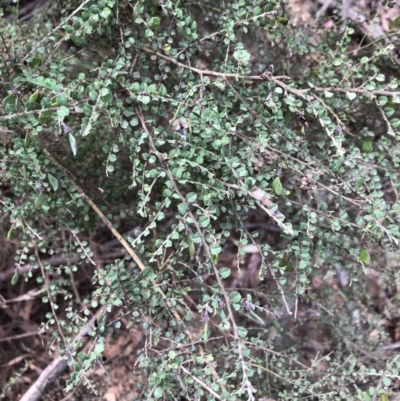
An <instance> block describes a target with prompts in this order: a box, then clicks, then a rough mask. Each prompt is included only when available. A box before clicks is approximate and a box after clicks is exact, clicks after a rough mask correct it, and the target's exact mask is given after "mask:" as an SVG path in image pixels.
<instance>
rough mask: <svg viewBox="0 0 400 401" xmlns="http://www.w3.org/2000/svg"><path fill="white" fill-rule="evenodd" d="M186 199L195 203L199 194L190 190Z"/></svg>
mask: <svg viewBox="0 0 400 401" xmlns="http://www.w3.org/2000/svg"><path fill="white" fill-rule="evenodd" d="M186 199H187V201H188V202H190V203H193V202H194V201H195V200H196V199H197V195H196V194H195V193H194V192H189V193H188V194H186Z"/></svg>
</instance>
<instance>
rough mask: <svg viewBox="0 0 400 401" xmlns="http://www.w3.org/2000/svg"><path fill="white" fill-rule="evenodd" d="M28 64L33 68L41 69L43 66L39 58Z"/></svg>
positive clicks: (34, 58)
mask: <svg viewBox="0 0 400 401" xmlns="http://www.w3.org/2000/svg"><path fill="white" fill-rule="evenodd" d="M28 64H29V67H31V68H35V67H40V66H41V65H42V60H40V58H37V57H32V60H31V61H30V62H29V63H28Z"/></svg>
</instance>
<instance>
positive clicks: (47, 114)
mask: <svg viewBox="0 0 400 401" xmlns="http://www.w3.org/2000/svg"><path fill="white" fill-rule="evenodd" d="M51 113H52V112H51V111H42V112H40V113H39V124H41V125H43V124H45V123H46V122H47V121H48V120H49V118H50V116H51Z"/></svg>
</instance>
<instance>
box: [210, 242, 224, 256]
mask: <svg viewBox="0 0 400 401" xmlns="http://www.w3.org/2000/svg"><path fill="white" fill-rule="evenodd" d="M221 251H222V248H221V247H220V245H218V244H211V245H210V252H211V255H218V254H219V253H220V252H221Z"/></svg>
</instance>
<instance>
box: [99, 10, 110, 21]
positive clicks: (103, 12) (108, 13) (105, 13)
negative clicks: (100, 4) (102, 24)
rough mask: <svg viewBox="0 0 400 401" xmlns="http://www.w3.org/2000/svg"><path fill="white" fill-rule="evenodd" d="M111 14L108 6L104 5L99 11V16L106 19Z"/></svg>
mask: <svg viewBox="0 0 400 401" xmlns="http://www.w3.org/2000/svg"><path fill="white" fill-rule="evenodd" d="M110 15H111V10H110V9H109V8H108V7H104V8H103V11H102V12H101V13H100V16H101V17H102V18H104V19H107V18H108V17H109V16H110Z"/></svg>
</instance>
